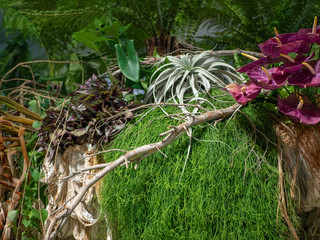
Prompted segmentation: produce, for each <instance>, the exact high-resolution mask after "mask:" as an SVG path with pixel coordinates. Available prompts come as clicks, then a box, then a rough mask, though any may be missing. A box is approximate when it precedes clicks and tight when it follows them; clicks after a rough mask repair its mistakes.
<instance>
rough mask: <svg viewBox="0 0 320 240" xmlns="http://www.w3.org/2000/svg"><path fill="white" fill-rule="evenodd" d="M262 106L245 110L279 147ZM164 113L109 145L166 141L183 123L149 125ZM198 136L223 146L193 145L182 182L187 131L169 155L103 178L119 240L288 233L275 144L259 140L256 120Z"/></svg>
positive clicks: (201, 130)
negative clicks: (282, 214)
mask: <svg viewBox="0 0 320 240" xmlns="http://www.w3.org/2000/svg"><path fill="white" fill-rule="evenodd" d="M220 106H223V107H225V106H226V104H220ZM259 106H260V107H259ZM166 109H167V110H168V111H169V112H179V110H178V109H174V108H172V107H171V108H166ZM263 109H264V108H263V105H262V104H261V105H259V104H258V105H257V104H256V105H254V106H253V105H249V106H247V107H245V108H243V109H242V111H243V112H245V113H246V114H247V115H248V116H249V117H250V119H251V121H252V122H254V124H255V125H256V127H257V129H259V130H260V131H262V132H263V133H265V134H267V137H268V138H269V139H270V140H271V141H274V142H276V140H275V137H274V135H273V129H272V122H271V120H270V117H269V115H268V113H267V112H266V111H265V110H263ZM159 116H163V113H162V111H161V110H160V109H156V110H154V111H153V112H150V113H149V114H148V115H147V116H146V117H145V118H144V119H143V120H142V121H140V122H139V123H137V124H136V125H135V126H133V127H132V128H128V130H127V131H124V132H123V133H122V134H120V135H119V136H118V137H117V138H116V139H115V140H114V141H113V143H112V145H111V146H110V148H121V149H125V150H130V149H132V148H134V147H137V146H140V145H144V144H147V143H151V142H155V141H159V140H160V139H159V138H158V137H157V136H158V134H159V133H162V132H165V131H166V130H167V128H166V127H167V126H169V125H177V124H178V122H177V121H175V120H172V119H168V118H161V119H157V120H155V121H153V122H152V124H150V125H148V126H147V127H146V125H147V123H149V122H150V121H151V120H152V119H155V118H158V117H159ZM193 135H194V136H195V137H196V138H199V139H201V140H206V141H216V142H199V141H196V140H192V148H191V154H190V157H189V160H188V163H187V165H186V169H185V172H184V174H183V177H182V179H181V182H180V183H179V179H180V176H181V172H182V169H183V165H184V162H185V157H186V153H187V147H188V142H189V140H188V136H187V135H186V134H184V135H183V136H181V137H180V138H179V139H177V140H176V141H175V142H174V143H173V144H171V145H169V146H168V147H167V148H165V149H163V153H164V154H166V156H168V158H165V157H164V156H163V155H162V154H161V153H156V154H153V155H151V156H149V157H148V158H146V159H143V160H142V162H141V163H140V164H139V167H138V169H137V170H135V169H134V167H133V166H134V165H130V166H129V169H126V168H125V167H120V168H118V169H116V170H115V171H113V172H111V173H110V174H108V175H107V176H106V177H105V178H104V182H103V187H102V193H101V195H102V196H101V200H102V208H103V212H104V214H106V216H107V218H108V219H109V224H110V226H111V228H112V231H113V237H114V239H128V240H131V239H146V240H147V239H148V240H149V239H161V240H163V239H170V240H171V239H281V238H282V237H281V236H283V235H287V233H288V230H287V227H286V225H285V223H284V222H283V221H282V220H281V217H280V216H279V220H278V223H277V222H276V220H277V205H278V202H277V196H278V189H277V185H278V173H277V159H276V148H275V146H274V145H273V144H272V143H270V142H267V140H266V139H265V137H263V136H262V135H261V134H259V133H256V135H255V134H254V131H253V127H252V124H251V123H250V121H249V120H248V119H247V118H246V117H245V116H244V115H242V114H239V113H238V114H237V115H236V117H234V118H232V119H231V120H230V121H228V122H227V120H224V121H222V122H219V123H217V125H216V127H213V126H209V125H206V124H204V125H202V126H197V127H195V128H194V130H193ZM253 146H254V152H253V151H252V150H251V149H252V147H253ZM266 149H267V150H268V151H267V152H266V153H265V150H266ZM120 154H121V153H119V154H115V153H110V154H109V153H108V154H106V155H105V159H106V161H111V160H114V159H116V158H117V157H119V156H120ZM257 155H258V156H259V158H260V159H259V160H258V159H257ZM232 156H233V158H232ZM245 159H246V164H245ZM245 168H246V169H247V170H246V174H245ZM244 175H245V176H244Z"/></svg>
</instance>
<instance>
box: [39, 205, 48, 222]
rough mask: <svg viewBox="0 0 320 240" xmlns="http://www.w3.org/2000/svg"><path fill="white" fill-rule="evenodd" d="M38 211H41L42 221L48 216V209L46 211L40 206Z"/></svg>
mask: <svg viewBox="0 0 320 240" xmlns="http://www.w3.org/2000/svg"><path fill="white" fill-rule="evenodd" d="M40 212H41V218H42V221H43V222H44V221H45V220H46V219H47V217H48V211H47V209H45V208H42V209H41V211H40Z"/></svg>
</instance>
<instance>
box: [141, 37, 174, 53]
mask: <svg viewBox="0 0 320 240" xmlns="http://www.w3.org/2000/svg"><path fill="white" fill-rule="evenodd" d="M175 42H176V37H174V36H170V35H169V36H161V37H152V38H150V39H148V40H146V46H147V51H148V53H147V55H148V56H153V54H154V52H155V51H156V52H157V53H158V54H159V55H160V56H163V55H166V54H168V53H171V52H173V51H174V50H175Z"/></svg>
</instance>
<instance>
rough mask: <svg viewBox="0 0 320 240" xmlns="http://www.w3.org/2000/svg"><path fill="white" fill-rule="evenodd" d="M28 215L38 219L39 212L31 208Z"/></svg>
mask: <svg viewBox="0 0 320 240" xmlns="http://www.w3.org/2000/svg"><path fill="white" fill-rule="evenodd" d="M29 217H30V218H33V217H35V218H37V219H40V214H39V211H38V210H36V209H32V210H31V212H30V213H29Z"/></svg>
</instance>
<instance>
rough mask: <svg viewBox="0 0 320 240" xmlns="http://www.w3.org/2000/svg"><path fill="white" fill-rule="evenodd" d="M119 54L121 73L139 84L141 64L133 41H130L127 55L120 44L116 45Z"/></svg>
mask: <svg viewBox="0 0 320 240" xmlns="http://www.w3.org/2000/svg"><path fill="white" fill-rule="evenodd" d="M115 48H116V52H117V60H118V65H119V67H120V70H121V72H122V73H123V74H124V75H125V76H126V77H127V78H128V79H130V80H131V81H133V82H135V83H138V82H139V80H140V63H139V59H138V55H137V53H136V50H135V49H134V44H133V40H130V41H129V43H128V46H127V53H128V56H127V55H126V53H125V52H124V50H123V48H122V47H120V46H119V45H118V44H116V45H115Z"/></svg>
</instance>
